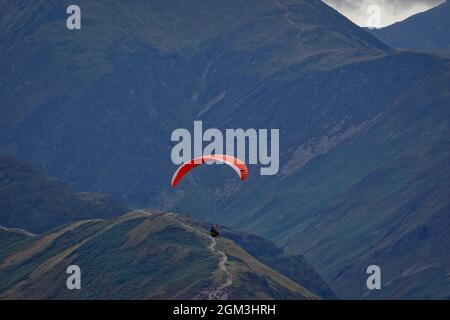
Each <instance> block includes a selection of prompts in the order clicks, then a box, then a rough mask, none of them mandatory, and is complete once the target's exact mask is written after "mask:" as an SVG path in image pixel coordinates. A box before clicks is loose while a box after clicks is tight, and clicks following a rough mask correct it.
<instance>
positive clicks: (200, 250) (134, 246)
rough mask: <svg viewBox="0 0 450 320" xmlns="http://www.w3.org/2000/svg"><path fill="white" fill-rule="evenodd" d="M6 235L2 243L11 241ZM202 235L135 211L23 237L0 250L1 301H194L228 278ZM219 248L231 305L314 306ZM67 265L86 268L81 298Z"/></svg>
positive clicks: (277, 277) (295, 289)
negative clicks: (69, 283) (69, 281)
mask: <svg viewBox="0 0 450 320" xmlns="http://www.w3.org/2000/svg"><path fill="white" fill-rule="evenodd" d="M186 225H189V226H191V227H194V228H195V229H197V230H199V231H200V232H201V233H200V234H198V233H197V232H193V231H191V230H190V229H187V227H186ZM1 231H2V232H1V233H0V236H2V237H6V235H5V234H4V233H6V234H9V233H11V231H9V230H6V229H5V230H4V229H2V230H1ZM202 233H203V234H205V235H207V230H205V229H203V228H202V227H200V226H198V225H195V224H193V223H192V222H191V221H188V220H186V219H184V218H182V217H178V216H173V215H170V216H169V215H166V214H160V213H156V212H151V213H150V212H149V211H145V212H143V211H137V212H131V213H129V214H127V215H125V216H121V217H119V218H117V219H114V220H88V221H81V222H78V223H74V224H70V225H67V226H66V227H62V228H59V229H55V230H53V231H49V232H48V233H46V234H44V235H42V236H34V235H23V234H21V236H22V239H20V241H19V242H17V244H16V245H17V246H19V244H21V243H22V245H21V246H20V249H18V250H17V251H16V250H15V248H11V247H10V246H6V247H3V246H2V248H0V257H2V259H1V260H0V279H1V281H0V297H2V298H4V299H12V298H25V299H43V298H46V299H73V298H79V299H108V298H109V299H176V298H178V299H192V298H194V297H195V296H196V295H197V294H199V293H200V292H201V291H203V290H205V289H208V288H209V287H211V286H216V285H218V284H220V283H222V282H223V281H224V278H225V274H224V273H223V272H221V271H218V265H217V263H218V260H217V257H216V256H215V255H214V254H212V252H211V251H209V250H208V245H209V240H208V236H201V234H202ZM14 234H15V233H14ZM8 237H9V235H8ZM21 241H23V242H21ZM217 246H218V247H217V250H222V251H223V252H224V253H225V254H226V255H227V256H228V258H229V263H228V266H229V270H230V271H231V272H232V274H233V280H234V282H233V284H232V286H231V287H230V289H229V290H230V293H229V297H231V298H237V299H256V298H264V299H303V298H307V299H316V298H317V296H315V295H314V294H312V293H310V292H309V291H308V290H306V289H305V288H303V287H302V286H301V285H299V284H298V283H296V282H294V281H292V280H290V279H289V278H287V277H285V276H283V275H281V274H280V273H278V272H276V271H274V270H273V269H271V268H269V267H268V266H266V265H264V264H263V263H261V262H260V261H258V260H257V259H255V258H254V257H252V256H250V255H249V254H248V253H247V252H246V251H244V250H243V249H242V248H241V247H240V246H238V245H236V244H235V243H234V242H233V241H231V240H227V239H222V240H219V241H218V245H217ZM70 264H77V265H79V266H80V267H81V270H82V290H81V291H69V290H67V289H66V288H65V281H66V277H67V275H66V274H65V268H67V266H68V265H70Z"/></svg>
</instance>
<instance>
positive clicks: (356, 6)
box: [323, 0, 445, 27]
mask: <svg viewBox="0 0 450 320" xmlns="http://www.w3.org/2000/svg"><path fill="white" fill-rule="evenodd" d="M323 1H324V2H325V3H327V4H328V5H330V6H332V7H333V8H335V9H336V10H338V11H339V12H340V13H342V14H343V15H345V16H346V17H347V18H349V19H350V20H352V21H353V22H354V23H356V24H357V25H359V26H362V27H366V26H367V24H368V21H369V18H370V13H368V12H367V9H368V8H369V7H370V6H373V5H376V6H378V7H379V8H380V14H381V16H380V26H379V27H384V26H387V25H390V24H392V23H395V22H398V21H401V20H404V19H406V18H408V17H409V16H411V15H414V14H416V13H419V12H423V11H426V10H429V9H431V8H433V7H435V6H436V5H438V4H441V3H442V2H445V0H323Z"/></svg>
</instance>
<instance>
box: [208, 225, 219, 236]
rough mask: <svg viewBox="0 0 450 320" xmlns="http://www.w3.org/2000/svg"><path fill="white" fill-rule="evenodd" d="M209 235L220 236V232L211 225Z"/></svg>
mask: <svg viewBox="0 0 450 320" xmlns="http://www.w3.org/2000/svg"><path fill="white" fill-rule="evenodd" d="M209 232H210V234H211V237H213V238H220V234H219V231H217V230H216V228H214V226H211V229H210V230H209Z"/></svg>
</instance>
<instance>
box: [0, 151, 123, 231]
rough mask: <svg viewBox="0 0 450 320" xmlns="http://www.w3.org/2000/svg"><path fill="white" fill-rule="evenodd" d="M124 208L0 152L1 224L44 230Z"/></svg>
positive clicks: (121, 211) (105, 216) (117, 212)
mask: <svg viewBox="0 0 450 320" xmlns="http://www.w3.org/2000/svg"><path fill="white" fill-rule="evenodd" d="M124 212H125V208H124V207H122V206H121V205H119V204H118V203H117V202H115V201H114V200H112V199H111V198H110V197H109V196H106V195H103V194H98V193H90V192H76V191H74V190H72V189H71V188H70V187H68V186H67V184H65V183H64V182H62V181H61V180H59V179H56V178H52V177H49V176H48V175H46V174H45V173H44V172H43V171H41V170H39V169H38V168H36V167H35V166H33V165H31V164H30V163H27V162H24V161H19V160H16V159H13V158H10V157H5V156H0V225H2V226H5V227H18V228H24V229H27V230H31V231H33V232H43V231H46V230H49V229H51V228H54V227H59V226H60V225H62V224H65V223H68V222H73V221H77V220H80V219H88V218H111V217H115V216H118V215H120V214H121V213H124Z"/></svg>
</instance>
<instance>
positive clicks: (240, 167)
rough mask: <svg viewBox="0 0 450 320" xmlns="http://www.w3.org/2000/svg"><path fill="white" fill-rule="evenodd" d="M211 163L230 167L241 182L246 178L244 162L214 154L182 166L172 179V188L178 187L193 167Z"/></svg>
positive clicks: (246, 170)
mask: <svg viewBox="0 0 450 320" xmlns="http://www.w3.org/2000/svg"><path fill="white" fill-rule="evenodd" d="M213 161H218V162H222V163H225V164H227V165H229V166H230V167H232V168H233V169H234V170H235V171H236V173H237V174H238V175H239V178H240V179H241V180H245V179H247V177H248V169H247V166H246V165H245V163H244V162H242V161H241V160H239V159H238V158H235V157H232V156H227V155H223V154H215V155H209V156H203V157H198V158H195V159H192V160H191V161H189V162H186V163H184V164H182V165H181V166H180V167H179V168H178V170H177V171H176V172H175V174H174V175H173V177H172V187H173V188H175V187H176V186H177V185H178V183H180V181H181V180H182V179H183V177H184V176H185V175H186V174H187V173H188V172H189V171H191V170H192V169H194V168H195V167H197V166H200V165H202V164H204V163H209V162H213Z"/></svg>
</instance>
